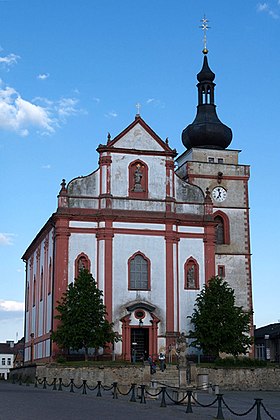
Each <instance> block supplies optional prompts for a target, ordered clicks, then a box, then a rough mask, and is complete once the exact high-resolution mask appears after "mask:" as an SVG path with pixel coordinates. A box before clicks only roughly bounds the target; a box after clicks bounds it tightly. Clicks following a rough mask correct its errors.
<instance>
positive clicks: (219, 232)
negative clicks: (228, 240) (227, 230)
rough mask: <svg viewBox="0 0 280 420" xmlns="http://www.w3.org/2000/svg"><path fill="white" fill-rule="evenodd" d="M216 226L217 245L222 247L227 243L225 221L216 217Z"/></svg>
mask: <svg viewBox="0 0 280 420" xmlns="http://www.w3.org/2000/svg"><path fill="white" fill-rule="evenodd" d="M214 220H215V222H216V223H217V225H216V244H217V245H221V244H224V243H225V239H224V221H223V219H222V217H221V216H217V217H215V219H214Z"/></svg>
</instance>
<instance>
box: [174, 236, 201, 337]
mask: <svg viewBox="0 0 280 420" xmlns="http://www.w3.org/2000/svg"><path fill="white" fill-rule="evenodd" d="M191 256H192V257H193V258H195V259H196V261H197V263H198V264H199V287H200V290H201V289H202V288H203V286H204V283H205V264H204V243H203V239H193V238H182V239H181V240H180V242H179V298H180V314H179V316H180V319H179V329H180V331H187V332H188V330H189V325H190V323H189V321H188V318H187V317H188V316H191V315H192V313H193V308H194V304H195V299H196V297H197V294H198V293H199V292H200V290H186V289H184V280H185V278H184V274H185V273H184V264H185V262H186V260H187V259H188V258H189V257H191Z"/></svg>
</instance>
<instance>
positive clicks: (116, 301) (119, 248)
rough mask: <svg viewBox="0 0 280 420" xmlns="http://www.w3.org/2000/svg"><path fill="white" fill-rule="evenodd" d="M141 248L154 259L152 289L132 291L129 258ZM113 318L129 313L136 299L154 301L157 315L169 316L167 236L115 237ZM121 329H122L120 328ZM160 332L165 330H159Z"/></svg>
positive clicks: (118, 235)
mask: <svg viewBox="0 0 280 420" xmlns="http://www.w3.org/2000/svg"><path fill="white" fill-rule="evenodd" d="M137 251H141V252H142V253H143V254H145V255H146V257H148V258H149V259H150V261H151V290H150V291H129V290H128V264H127V262H128V259H129V258H130V257H131V256H132V255H133V254H134V253H135V252H137ZM113 256H114V262H113V290H114V292H113V319H115V320H117V321H118V320H119V319H120V318H121V317H122V316H124V315H126V314H127V311H126V309H125V308H126V306H127V305H128V303H131V302H133V301H135V300H140V301H145V302H148V303H152V304H153V305H154V306H156V307H157V311H156V314H157V316H158V317H159V318H160V319H163V320H164V319H165V314H166V311H165V301H166V300H165V281H166V280H165V260H166V253H165V239H164V237H154V236H135V235H121V234H116V235H115V236H114V240H113ZM119 332H121V330H120V331H119ZM159 333H160V334H161V333H163V331H160V332H159Z"/></svg>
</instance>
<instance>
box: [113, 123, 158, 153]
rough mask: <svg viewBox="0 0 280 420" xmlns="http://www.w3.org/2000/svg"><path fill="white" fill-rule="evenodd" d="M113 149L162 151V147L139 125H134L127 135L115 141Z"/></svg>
mask: <svg viewBox="0 0 280 420" xmlns="http://www.w3.org/2000/svg"><path fill="white" fill-rule="evenodd" d="M115 147H119V148H122V147H124V148H126V149H137V150H155V151H156V150H157V151H164V149H163V148H162V146H160V144H159V143H158V142H157V141H155V139H154V138H153V137H152V136H151V135H150V134H149V133H147V131H146V130H144V128H143V127H142V126H141V125H140V124H136V125H135V126H134V127H133V128H132V129H131V130H129V132H128V133H126V134H125V135H124V136H123V137H122V138H121V139H119V140H118V141H117V143H116V144H115Z"/></svg>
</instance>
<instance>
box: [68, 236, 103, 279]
mask: <svg viewBox="0 0 280 420" xmlns="http://www.w3.org/2000/svg"><path fill="white" fill-rule="evenodd" d="M82 252H83V253H85V254H86V255H87V256H88V258H89V259H90V270H91V273H92V276H93V277H94V278H95V279H96V274H97V273H96V269H97V264H96V262H97V260H96V258H97V256H96V255H97V253H96V236H95V234H89V233H71V236H70V238H69V263H68V270H69V271H68V272H69V277H68V282H69V283H71V282H72V281H74V277H75V260H76V258H77V256H78V255H79V254H81V253H82Z"/></svg>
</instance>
